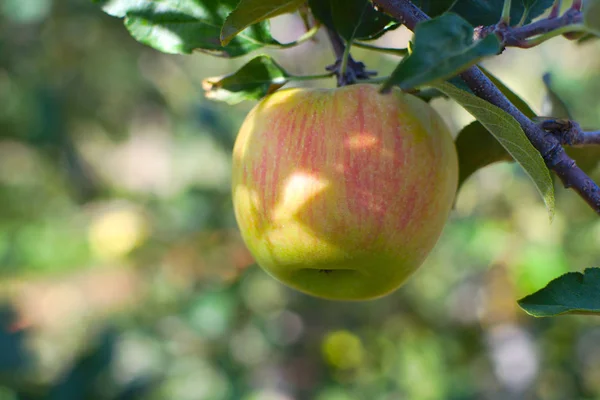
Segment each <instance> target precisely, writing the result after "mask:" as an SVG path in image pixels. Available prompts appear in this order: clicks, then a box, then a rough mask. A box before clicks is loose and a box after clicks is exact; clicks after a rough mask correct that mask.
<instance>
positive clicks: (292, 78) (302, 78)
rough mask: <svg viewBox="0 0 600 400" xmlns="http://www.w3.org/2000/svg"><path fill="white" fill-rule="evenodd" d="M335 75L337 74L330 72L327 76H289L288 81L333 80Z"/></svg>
mask: <svg viewBox="0 0 600 400" xmlns="http://www.w3.org/2000/svg"><path fill="white" fill-rule="evenodd" d="M334 75H335V72H328V73H326V74H318V75H290V76H287V77H286V79H287V80H288V81H313V80H317V79H327V78H331V77H332V76H334Z"/></svg>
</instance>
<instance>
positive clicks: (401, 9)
mask: <svg viewBox="0 0 600 400" xmlns="http://www.w3.org/2000/svg"><path fill="white" fill-rule="evenodd" d="M373 2H374V3H375V4H376V5H378V6H380V7H381V8H383V9H384V10H385V11H387V12H388V13H389V14H390V15H392V16H393V17H395V18H396V19H398V20H399V21H401V22H403V23H404V24H405V25H406V27H407V28H409V29H411V30H413V31H414V29H415V27H416V26H417V24H418V23H419V22H422V21H426V20H428V19H429V17H428V16H427V14H425V13H424V12H423V11H421V9H419V8H418V7H416V6H415V5H414V4H413V3H412V2H410V1H409V0H374V1H373ZM460 77H461V78H462V79H463V80H464V81H465V83H466V84H467V85H468V86H469V88H470V89H471V90H472V91H473V93H475V95H477V96H478V97H480V98H482V99H484V100H486V101H488V102H490V103H491V104H493V105H495V106H497V107H499V108H501V109H502V110H504V111H505V112H507V113H509V114H510V115H512V116H513V117H514V118H515V119H516V120H517V122H518V123H519V124H520V125H521V127H522V128H523V131H524V132H525V135H527V138H528V139H529V140H530V141H531V143H532V144H533V145H534V147H535V148H536V149H537V150H538V151H539V152H540V154H541V155H542V157H543V158H544V161H545V162H546V165H547V166H548V168H550V169H551V170H552V171H554V173H555V174H556V175H557V176H558V177H559V178H560V179H561V181H562V182H563V184H564V186H565V187H567V188H572V189H573V190H575V191H576V192H577V193H578V194H579V195H580V196H581V197H582V198H583V199H584V200H585V201H586V202H587V203H588V204H589V205H590V207H592V209H593V210H594V211H595V212H596V213H598V214H600V188H599V187H598V185H597V184H596V183H595V182H594V181H593V180H592V179H590V178H589V177H588V176H587V175H586V174H585V172H583V171H582V170H581V168H579V167H578V166H577V165H576V164H575V161H573V159H571V158H570V157H569V156H568V155H567V154H566V153H565V150H564V149H563V147H562V145H561V143H560V141H559V140H558V139H557V138H556V137H555V136H554V135H552V134H551V133H548V132H546V131H544V130H543V129H542V128H540V127H539V126H538V125H536V124H535V123H534V122H533V121H531V120H530V119H529V118H527V116H525V114H523V113H522V112H521V111H520V110H519V109H518V108H517V107H515V106H514V105H513V104H512V103H511V102H510V101H509V100H508V99H507V98H506V96H504V95H503V94H502V92H501V91H500V90H499V89H498V88H497V87H496V86H495V85H494V84H493V83H492V82H491V81H490V80H489V79H488V78H487V77H486V76H485V75H484V74H483V73H482V72H481V70H480V69H479V68H477V67H476V66H475V67H471V68H469V69H468V70H466V71H465V72H463V73H462V74H460Z"/></svg>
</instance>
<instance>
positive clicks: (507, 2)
mask: <svg viewBox="0 0 600 400" xmlns="http://www.w3.org/2000/svg"><path fill="white" fill-rule="evenodd" d="M511 3H512V1H511V0H504V7H503V8H502V15H500V23H501V24H505V25H510V6H511Z"/></svg>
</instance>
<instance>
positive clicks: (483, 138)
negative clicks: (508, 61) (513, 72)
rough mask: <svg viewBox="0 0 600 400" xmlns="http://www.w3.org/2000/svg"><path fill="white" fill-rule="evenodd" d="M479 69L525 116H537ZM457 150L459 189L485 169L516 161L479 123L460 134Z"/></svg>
mask: <svg viewBox="0 0 600 400" xmlns="http://www.w3.org/2000/svg"><path fill="white" fill-rule="evenodd" d="M479 68H480V69H481V70H482V72H483V73H484V74H485V75H486V76H487V77H488V78H489V79H490V80H491V81H492V82H493V83H494V85H496V87H497V88H498V89H500V91H501V92H502V93H503V94H504V95H505V96H506V97H507V98H508V99H509V100H510V102H511V103H513V104H514V105H515V106H516V107H517V108H518V109H519V110H521V112H522V113H523V114H525V115H526V116H527V117H529V118H534V117H535V116H536V114H535V112H534V111H533V110H532V109H531V107H529V105H528V104H527V103H526V102H525V101H524V100H523V99H521V98H520V97H519V96H518V95H517V94H515V93H514V92H513V91H512V90H510V89H509V88H508V87H507V86H506V85H504V83H502V81H500V80H499V79H498V78H496V77H495V76H494V75H492V74H491V73H490V72H489V71H487V70H485V69H484V68H482V67H479ZM455 86H456V85H455ZM456 150H457V151H458V163H459V177H458V186H459V188H460V186H461V185H462V184H463V183H464V182H465V181H466V180H467V179H468V178H469V177H470V176H471V175H472V174H473V173H474V172H476V171H477V170H479V169H481V168H483V167H486V166H488V165H490V164H494V163H496V162H502V161H514V160H513V158H512V157H511V156H510V154H509V153H508V152H507V151H506V149H505V148H504V147H503V146H502V145H501V144H500V143H499V142H498V141H497V140H496V139H495V138H494V137H493V136H492V135H490V134H489V133H488V131H487V129H486V128H485V127H484V126H483V125H482V124H481V123H480V122H479V121H475V122H473V123H471V124H469V125H467V126H466V127H465V128H463V130H462V131H461V132H460V133H459V134H458V136H457V138H456Z"/></svg>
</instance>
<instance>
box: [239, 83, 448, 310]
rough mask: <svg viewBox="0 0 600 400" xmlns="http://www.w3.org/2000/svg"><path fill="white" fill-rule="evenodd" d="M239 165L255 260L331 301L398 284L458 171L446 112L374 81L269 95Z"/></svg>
mask: <svg viewBox="0 0 600 400" xmlns="http://www.w3.org/2000/svg"><path fill="white" fill-rule="evenodd" d="M232 167H233V168H232V169H233V176H232V192H233V205H234V210H235V215H236V220H237V222H238V225H239V228H240V231H241V234H242V237H243V239H244V242H245V243H246V246H247V247H248V249H249V250H250V253H251V254H252V255H253V256H254V258H255V260H256V262H257V264H258V265H259V266H261V267H262V268H263V269H264V270H265V271H266V272H267V273H269V274H270V275H272V276H273V277H275V278H276V279H278V280H279V281H281V282H283V283H285V284H287V285H289V286H291V287H293V288H295V289H297V290H299V291H301V292H304V293H307V294H311V295H314V296H317V297H322V298H327V299H332V300H367V299H373V298H377V297H381V296H384V295H386V294H388V293H390V292H392V291H394V290H395V289H397V288H398V287H400V286H401V285H402V284H403V283H404V282H405V281H406V280H407V278H408V277H409V276H410V275H411V274H412V273H413V272H414V271H415V270H416V269H417V268H418V267H419V266H420V265H421V264H422V263H423V261H424V260H425V258H426V257H427V255H428V254H429V253H430V251H431V250H432V248H433V247H434V245H435V243H436V242H437V240H438V238H439V236H440V234H441V232H442V229H443V227H444V225H445V223H446V220H447V218H448V215H449V213H450V211H451V208H452V204H453V201H454V197H455V194H456V187H457V177H458V162H457V155H456V148H455V146H454V142H453V140H452V136H451V135H450V132H449V130H448V128H447V126H446V125H445V123H444V121H443V120H442V118H441V117H440V116H439V114H438V113H437V112H436V111H435V110H434V109H433V108H431V106H429V105H428V104H427V103H425V102H424V101H422V100H421V99H419V98H417V97H415V96H413V95H410V94H407V93H404V92H401V91H400V90H398V89H394V90H393V91H392V92H391V93H390V94H387V95H383V94H380V93H379V92H378V87H377V86H374V85H370V84H356V85H351V86H345V87H342V88H337V89H286V90H281V91H278V92H275V93H273V94H272V95H269V96H267V97H266V98H264V99H263V100H262V101H261V102H260V103H259V104H257V105H256V106H255V107H254V108H253V109H252V111H251V112H250V113H249V114H248V116H247V118H246V120H245V121H244V123H243V124H242V127H241V129H240V132H239V135H238V137H237V139H236V143H235V147H234V152H233V166H232Z"/></svg>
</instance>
